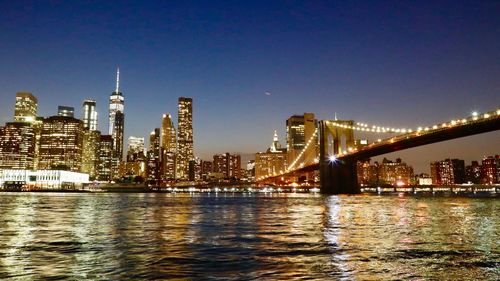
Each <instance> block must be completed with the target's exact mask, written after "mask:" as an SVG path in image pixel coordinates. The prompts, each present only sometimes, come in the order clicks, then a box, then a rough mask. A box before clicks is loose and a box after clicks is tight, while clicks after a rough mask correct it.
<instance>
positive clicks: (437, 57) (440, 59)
mask: <svg viewBox="0 0 500 281" xmlns="http://www.w3.org/2000/svg"><path fill="white" fill-rule="evenodd" d="M143 2H144V1H102V2H94V1H92V2H82V3H77V1H50V2H42V1H36V2H27V1H1V2H0V11H1V12H0V122H1V123H2V124H3V123H4V122H8V121H11V120H12V118H13V117H12V116H13V105H14V101H15V93H16V92H18V91H29V92H32V93H33V94H34V95H35V96H37V97H38V99H39V115H41V116H50V115H55V114H57V106H58V105H66V106H73V107H75V109H76V115H77V116H76V117H81V105H82V102H83V100H84V99H85V98H94V99H96V101H97V107H98V111H99V127H100V129H101V131H103V133H107V126H108V124H107V123H108V122H107V115H108V110H107V107H108V98H109V95H110V94H111V92H112V91H113V90H114V88H115V75H116V73H115V72H116V67H117V66H119V67H120V85H121V87H120V88H121V89H120V90H121V91H122V92H123V94H124V96H125V116H126V120H125V135H126V138H128V136H130V135H134V136H144V137H146V138H147V137H148V136H149V133H150V132H151V130H153V128H155V127H159V126H160V123H161V116H162V114H163V113H167V112H168V113H172V114H173V115H174V117H175V119H176V118H177V98H178V97H180V96H185V97H192V98H193V105H194V114H193V120H194V146H195V155H196V156H201V157H202V158H204V159H206V160H208V159H210V158H211V155H212V154H214V153H223V152H240V153H243V154H250V153H255V152H257V151H263V150H265V149H266V148H267V147H268V146H269V145H270V143H271V141H272V134H273V130H274V129H278V133H279V135H280V137H281V142H282V144H285V143H284V138H285V120H286V119H287V118H288V117H289V116H290V115H293V114H302V113H303V112H314V113H315V114H316V115H317V117H318V118H319V119H332V118H333V116H334V112H336V113H337V115H338V117H339V119H354V120H356V121H359V122H368V123H374V124H381V125H384V126H391V127H412V128H416V127H418V126H421V125H433V124H434V123H436V122H443V121H450V120H451V119H453V118H458V117H462V116H466V115H470V114H471V112H472V111H475V110H477V111H479V112H482V111H488V110H494V109H496V108H497V107H499V106H500V91H499V90H500V2H499V1H464V2H462V1H428V2H426V1H390V2H386V1H339V2H337V1H324V2H322V1H307V2H306V1H304V2H302V1H283V2H281V1H262V2H258V1H227V2H226V1H200V2H188V1H175V2H176V3H170V2H173V1H158V2H155V3H149V1H148V3H143ZM374 138H375V139H376V138H379V136H374ZM382 138H383V137H382ZM495 153H497V154H498V153H500V132H493V133H488V134H483V135H479V136H474V137H468V138H464V139H459V140H455V141H450V142H446V143H441V144H435V145H429V146H425V147H421V148H416V149H410V150H407V151H404V152H399V153H394V154H391V155H387V156H388V157H390V158H393V159H394V158H395V157H398V156H399V157H402V158H403V160H404V161H406V162H408V163H410V164H411V165H413V166H414V167H415V170H416V172H428V170H429V162H430V161H431V160H442V159H444V158H447V157H458V158H462V159H465V160H466V161H470V160H480V159H481V158H482V157H483V156H484V155H494V154H495Z"/></svg>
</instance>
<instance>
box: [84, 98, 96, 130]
mask: <svg viewBox="0 0 500 281" xmlns="http://www.w3.org/2000/svg"><path fill="white" fill-rule="evenodd" d="M82 112H83V116H82V121H83V127H84V128H85V129H89V130H90V131H97V109H96V102H95V100H92V99H86V100H84V101H83V108H82Z"/></svg>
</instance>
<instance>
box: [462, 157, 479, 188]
mask: <svg viewBox="0 0 500 281" xmlns="http://www.w3.org/2000/svg"><path fill="white" fill-rule="evenodd" d="M465 181H466V182H469V183H475V184H479V183H481V165H479V162H477V161H472V163H471V165H468V166H465Z"/></svg>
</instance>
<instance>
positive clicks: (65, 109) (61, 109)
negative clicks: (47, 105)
mask: <svg viewBox="0 0 500 281" xmlns="http://www.w3.org/2000/svg"><path fill="white" fill-rule="evenodd" d="M57 116H64V117H75V108H74V107H71V106H63V105H59V106H58V107H57Z"/></svg>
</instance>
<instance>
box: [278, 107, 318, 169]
mask: <svg viewBox="0 0 500 281" xmlns="http://www.w3.org/2000/svg"><path fill="white" fill-rule="evenodd" d="M316 128H317V120H316V119H315V118H314V113H304V115H293V116H291V117H290V118H288V119H287V120H286V148H287V153H288V156H287V157H288V162H290V163H291V162H292V161H293V160H294V159H296V158H297V156H298V155H299V153H301V152H302V150H303V149H304V147H306V142H308V141H309V140H311V139H312V141H311V144H310V145H309V146H308V147H307V151H305V152H304V153H303V155H305V157H304V160H303V161H304V163H305V164H310V163H314V160H315V159H316V158H317V157H318V155H319V150H318V138H317V137H316V136H315V134H314V132H315V131H316Z"/></svg>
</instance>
